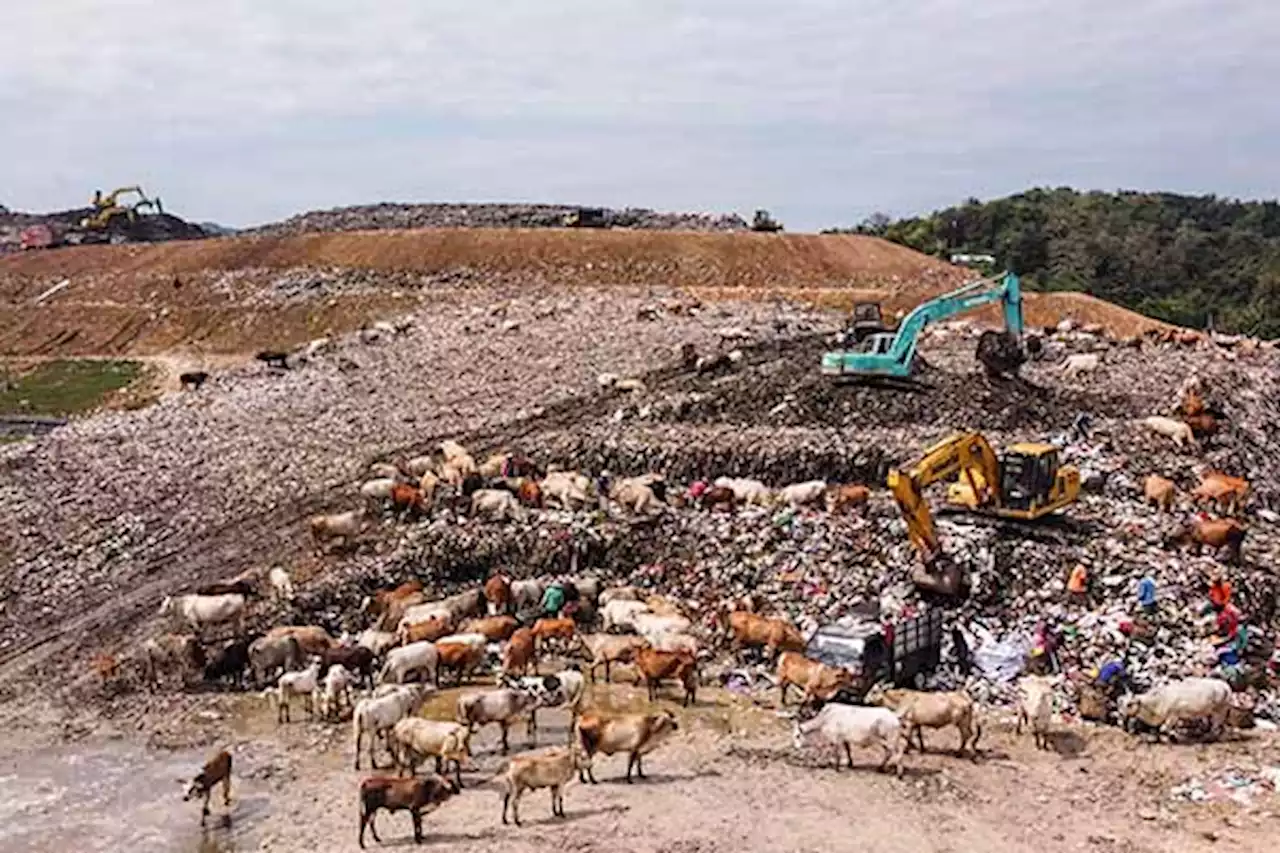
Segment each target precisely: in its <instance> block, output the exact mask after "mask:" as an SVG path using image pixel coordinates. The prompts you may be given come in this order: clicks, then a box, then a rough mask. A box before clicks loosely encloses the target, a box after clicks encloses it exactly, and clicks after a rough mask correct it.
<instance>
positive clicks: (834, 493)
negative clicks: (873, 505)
mask: <svg viewBox="0 0 1280 853" xmlns="http://www.w3.org/2000/svg"><path fill="white" fill-rule="evenodd" d="M869 500H871V490H870V489H868V488H867V487H866V486H861V485H851V486H832V487H831V488H830V489H828V490H827V511H828V512H844V511H846V510H852V509H857V508H858V507H860V506H865V505H866V503H867V501H869Z"/></svg>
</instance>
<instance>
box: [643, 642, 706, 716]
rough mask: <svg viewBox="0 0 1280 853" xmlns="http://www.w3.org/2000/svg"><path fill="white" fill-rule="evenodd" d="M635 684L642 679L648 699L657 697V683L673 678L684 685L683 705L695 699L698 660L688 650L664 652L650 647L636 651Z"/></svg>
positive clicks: (654, 700)
mask: <svg viewBox="0 0 1280 853" xmlns="http://www.w3.org/2000/svg"><path fill="white" fill-rule="evenodd" d="M636 668H637V669H638V670H639V672H637V673H636V684H637V685H638V684H639V683H640V679H642V678H643V679H644V682H645V684H646V686H648V688H649V701H650V702H656V701H657V699H658V685H659V684H660V683H661V682H662V680H663V679H666V678H674V679H675V680H676V681H679V682H680V683H681V684H682V685H684V701H683V702H682V703H681V704H683V705H686V706H687V705H690V704H692V703H694V702H696V701H697V694H698V661H697V659H696V658H694V656H693V655H691V654H689V653H688V652H683V651H680V652H664V651H658V650H657V649H652V648H641V649H639V650H638V651H636Z"/></svg>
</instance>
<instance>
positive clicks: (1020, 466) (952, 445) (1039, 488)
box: [888, 432, 1080, 591]
mask: <svg viewBox="0 0 1280 853" xmlns="http://www.w3.org/2000/svg"><path fill="white" fill-rule="evenodd" d="M939 480H948V481H952V482H950V484H949V485H948V488H947V503H948V504H950V505H951V506H953V507H957V508H960V509H964V510H968V511H971V512H977V513H984V514H988V515H994V516H998V517H1001V518H1010V519H1016V520H1019V521H1033V520H1035V519H1039V518H1043V517H1044V516H1046V515H1049V514H1050V513H1053V512H1056V511H1057V510H1059V509H1062V508H1063V507H1065V506H1067V505H1069V504H1072V503H1074V502H1075V501H1076V499H1077V498H1078V497H1079V496H1080V471H1079V470H1078V469H1077V468H1075V467H1074V466H1072V465H1063V464H1061V460H1060V458H1059V454H1058V448H1057V447H1054V446H1053V445H1052V444H1038V443H1022V444H1014V445H1012V446H1010V447H1008V448H1007V449H1006V450H1005V451H1004V453H1003V454H1001V455H1000V456H997V455H996V453H995V451H994V450H993V449H992V448H991V444H990V443H989V442H988V441H987V440H986V438H984V437H983V436H982V435H981V434H979V433H976V432H966V433H957V434H955V435H952V436H950V437H948V438H945V439H943V440H942V441H939V442H938V443H937V444H934V445H933V446H931V447H929V448H928V449H926V450H925V452H924V454H923V455H922V456H921V457H920V459H919V460H918V461H917V462H916V463H915V464H914V465H912V466H910V467H909V468H906V469H905V470H899V469H893V470H891V471H890V472H889V477H888V486H889V491H890V492H892V493H893V497H894V499H895V500H896V501H897V502H898V507H899V509H901V511H902V517H903V518H904V519H905V520H906V522H907V534H908V535H909V536H910V537H911V542H912V544H914V545H915V546H916V549H917V550H918V551H919V552H920V556H921V559H922V562H923V564H924V567H925V569H926V570H927V569H928V568H929V567H930V565H931V564H932V563H933V562H934V561H935V559H936V558H937V557H938V556H939V554H940V552H941V549H940V547H939V544H938V537H937V533H936V531H935V530H934V524H933V512H932V510H931V509H930V508H929V502H928V499H927V498H926V497H925V494H924V491H925V489H927V488H928V487H929V486H930V485H931V484H933V483H936V482H938V481H939ZM926 574H927V571H926ZM917 584H919V585H921V586H927V585H928V584H927V583H921V581H920V577H917ZM954 585H955V582H954V579H953V580H952V581H951V582H949V583H946V584H942V586H944V587H947V586H954ZM941 591H952V590H949V589H942V590H941Z"/></svg>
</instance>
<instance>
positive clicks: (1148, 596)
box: [1138, 575, 1156, 613]
mask: <svg viewBox="0 0 1280 853" xmlns="http://www.w3.org/2000/svg"><path fill="white" fill-rule="evenodd" d="M1138 604H1139V606H1141V607H1142V610H1143V612H1145V613H1155V611H1156V580H1155V578H1153V577H1151V575H1147V576H1146V577H1144V578H1143V579H1142V580H1140V581H1138Z"/></svg>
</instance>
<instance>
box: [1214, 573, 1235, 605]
mask: <svg viewBox="0 0 1280 853" xmlns="http://www.w3.org/2000/svg"><path fill="white" fill-rule="evenodd" d="M1231 592H1232V590H1231V581H1229V580H1227V579H1226V578H1224V577H1223V576H1222V573H1221V572H1219V571H1215V572H1214V573H1213V576H1212V578H1210V580H1209V602H1210V603H1211V604H1212V605H1213V607H1214V608H1215V609H1216V608H1220V607H1226V606H1227V605H1228V604H1230V603H1231Z"/></svg>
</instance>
